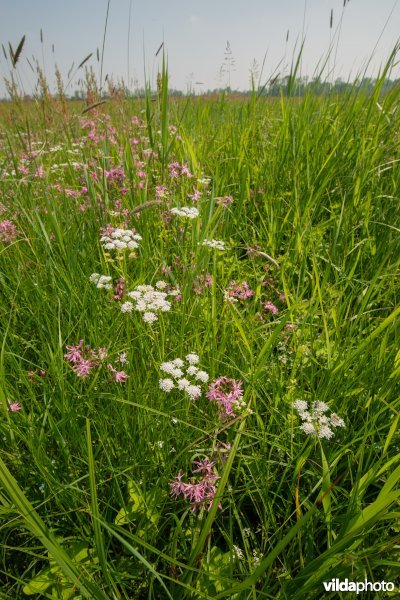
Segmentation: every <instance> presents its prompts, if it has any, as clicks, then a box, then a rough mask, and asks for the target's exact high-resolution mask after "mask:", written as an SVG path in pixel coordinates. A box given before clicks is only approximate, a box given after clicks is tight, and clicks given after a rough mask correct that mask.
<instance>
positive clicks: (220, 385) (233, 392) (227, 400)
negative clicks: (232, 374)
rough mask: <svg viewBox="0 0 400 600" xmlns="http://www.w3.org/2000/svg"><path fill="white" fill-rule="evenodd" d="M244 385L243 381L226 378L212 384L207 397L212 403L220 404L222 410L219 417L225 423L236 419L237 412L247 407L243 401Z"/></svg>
mask: <svg viewBox="0 0 400 600" xmlns="http://www.w3.org/2000/svg"><path fill="white" fill-rule="evenodd" d="M242 385H243V383H242V382H241V381H236V380H235V379H230V378H229V377H225V376H221V377H218V379H215V381H213V382H211V383H210V385H209V388H208V392H207V394H206V396H207V398H208V399H209V400H210V401H214V402H216V403H217V404H218V406H219V408H220V412H219V413H218V416H219V417H220V418H221V419H222V420H223V421H226V420H227V419H230V418H233V417H236V413H235V410H240V409H241V408H243V407H244V406H246V404H245V402H244V401H243V389H242Z"/></svg>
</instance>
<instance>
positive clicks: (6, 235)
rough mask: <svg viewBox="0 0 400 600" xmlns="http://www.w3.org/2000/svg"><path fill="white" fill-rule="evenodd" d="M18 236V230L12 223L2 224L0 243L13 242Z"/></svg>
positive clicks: (3, 222) (0, 227)
mask: <svg viewBox="0 0 400 600" xmlns="http://www.w3.org/2000/svg"><path fill="white" fill-rule="evenodd" d="M16 236H17V230H16V227H15V225H14V223H12V222H11V221H8V220H6V221H1V222H0V242H7V243H8V242H12V241H14V239H15V238H16Z"/></svg>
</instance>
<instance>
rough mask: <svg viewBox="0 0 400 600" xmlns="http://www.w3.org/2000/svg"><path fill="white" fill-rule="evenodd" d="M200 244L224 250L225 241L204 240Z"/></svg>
mask: <svg viewBox="0 0 400 600" xmlns="http://www.w3.org/2000/svg"><path fill="white" fill-rule="evenodd" d="M202 246H208V247H209V248H213V249H214V250H225V242H223V241H222V240H214V239H213V240H204V242H203V243H202Z"/></svg>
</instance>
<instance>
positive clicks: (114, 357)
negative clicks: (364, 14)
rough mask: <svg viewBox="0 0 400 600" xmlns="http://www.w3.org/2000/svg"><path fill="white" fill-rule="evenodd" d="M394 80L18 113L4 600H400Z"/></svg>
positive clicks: (6, 238)
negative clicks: (377, 584) (360, 587)
mask: <svg viewBox="0 0 400 600" xmlns="http://www.w3.org/2000/svg"><path fill="white" fill-rule="evenodd" d="M395 60H396V56H395V54H394V55H392V57H391V58H390V59H389V61H388V63H387V65H386V67H385V68H384V69H383V70H382V72H381V73H380V75H379V77H378V78H377V79H376V81H375V83H374V87H373V89H372V91H371V90H368V91H366V90H363V88H362V87H360V86H357V85H353V86H349V87H347V88H346V90H345V91H343V92H341V93H339V92H337V91H335V92H332V93H326V94H324V95H317V94H316V93H314V92H313V90H312V88H310V89H306V90H305V91H304V93H303V94H302V95H301V96H296V88H295V86H293V89H290V88H289V89H288V90H286V92H287V93H285V94H283V93H282V94H281V96H280V97H277V98H269V97H267V96H265V95H261V94H259V93H258V92H257V90H253V93H252V94H251V95H250V96H248V97H247V98H234V97H230V96H229V94H221V95H219V96H215V97H211V98H207V99H203V98H197V97H195V96H191V95H188V96H187V97H183V98H178V99H176V98H171V97H169V95H168V71H167V67H166V64H165V63H163V69H162V73H160V77H159V85H158V89H157V91H151V90H150V88H148V89H147V90H146V94H145V96H144V97H143V98H135V97H128V98H126V97H121V96H120V95H116V96H114V97H111V98H109V99H106V100H104V99H103V100H102V99H101V98H100V99H99V97H97V98H95V99H93V98H91V99H90V98H89V100H88V102H85V101H83V100H82V101H77V100H75V101H71V100H66V98H65V97H64V96H63V95H62V93H61V92H60V90H59V93H58V95H57V94H56V95H51V94H50V93H48V92H47V93H45V92H46V88H45V87H43V86H44V85H45V84H44V83H43V81H42V93H40V94H38V95H37V97H36V98H35V99H31V100H24V98H23V97H22V96H20V95H18V94H17V93H16V92H15V89H14V95H13V99H12V101H11V102H7V103H6V102H4V103H1V104H0V284H1V295H0V310H1V320H0V328H1V338H0V342H1V343H0V432H1V441H2V443H1V451H0V511H1V520H0V523H1V526H0V581H1V586H0V598H4V599H23V598H28V597H32V598H37V599H42V598H49V599H50V598H52V599H54V598H62V599H69V598H71V599H72V598H77V599H79V598H89V599H95V600H105V599H109V598H110V599H113V600H120V599H121V600H122V599H131V598H138V599H141V598H143V599H145V598H146V599H153V600H160V599H164V598H165V599H170V600H171V599H172V600H181V599H182V600H183V599H189V598H190V599H194V598H196V599H197V598H199V599H211V598H212V599H222V598H232V599H236V598H237V599H238V600H239V599H240V600H242V599H243V600H253V599H255V598H260V599H261V598H265V599H280V600H286V599H287V600H300V599H319V598H321V597H323V596H324V595H326V596H327V597H331V598H340V597H342V595H341V593H340V592H338V591H335V592H329V591H328V592H325V590H324V582H330V581H332V580H335V581H336V579H338V580H341V581H344V580H345V579H346V578H348V579H349V580H350V579H351V580H352V581H353V580H354V581H358V580H359V581H364V580H365V579H368V581H382V580H384V581H386V582H393V583H394V584H396V591H390V588H389V591H388V592H387V595H386V596H382V597H388V598H390V597H397V596H396V593H397V592H398V584H399V582H400V573H399V563H400V439H399V431H398V424H399V418H400V403H399V395H398V394H399V376H400V354H399V350H398V342H399V329H398V317H399V313H400V308H399V289H400V288H399V280H398V275H399V271H398V268H399V256H400V252H399V251H400V244H399V233H400V229H399V223H400V220H399V214H400V213H399V190H400V171H399V166H398V165H399V161H400V154H399V127H400V113H399V98H400V88H399V86H398V85H397V86H394V87H392V88H391V89H390V90H389V91H385V89H384V82H385V78H386V76H387V73H388V70H389V69H390V66H391V64H392V63H393V61H395ZM14 66H15V65H14ZM94 100H95V101H94ZM328 589H329V588H328ZM331 589H334V586H333V583H332V586H331ZM335 589H336V588H335ZM338 589H339V588H338ZM343 597H346V598H347V597H350V596H349V595H345V596H343ZM363 597H370V598H373V597H374V598H375V597H376V596H375V595H374V593H372V592H371V593H370V595H369V592H367V593H365V594H364V596H363ZM380 597H381V596H380Z"/></svg>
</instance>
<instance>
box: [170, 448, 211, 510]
mask: <svg viewBox="0 0 400 600" xmlns="http://www.w3.org/2000/svg"><path fill="white" fill-rule="evenodd" d="M194 464H197V465H199V467H198V468H197V469H195V470H194V471H193V473H200V474H202V475H203V477H202V479H200V480H199V481H197V482H193V481H192V482H190V483H186V482H185V481H182V472H181V471H179V473H178V474H177V476H176V477H175V479H174V480H173V481H171V482H170V487H171V496H173V497H174V498H178V496H180V495H182V496H183V498H184V499H185V500H188V501H189V503H190V505H191V507H192V510H193V512H196V510H197V508H198V507H200V508H202V507H205V508H207V510H210V508H211V505H212V503H213V500H214V497H215V494H216V493H217V487H216V485H215V483H216V481H217V480H218V479H220V477H219V476H218V475H216V474H215V472H214V470H213V467H214V465H215V463H214V462H211V461H210V460H209V459H208V458H205V459H203V460H202V461H194ZM219 507H220V508H222V506H221V504H219Z"/></svg>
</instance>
